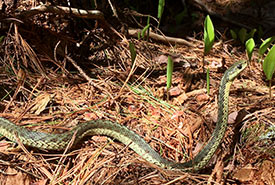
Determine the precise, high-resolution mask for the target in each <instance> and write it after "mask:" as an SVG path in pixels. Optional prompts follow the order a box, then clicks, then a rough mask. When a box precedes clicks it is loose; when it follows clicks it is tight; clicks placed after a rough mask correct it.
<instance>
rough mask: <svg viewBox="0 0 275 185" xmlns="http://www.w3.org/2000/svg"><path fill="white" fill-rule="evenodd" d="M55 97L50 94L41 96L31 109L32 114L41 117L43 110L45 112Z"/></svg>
mask: <svg viewBox="0 0 275 185" xmlns="http://www.w3.org/2000/svg"><path fill="white" fill-rule="evenodd" d="M52 97H53V96H51V95H50V94H48V93H46V92H45V93H43V94H40V95H39V96H37V97H36V99H35V103H34V106H33V107H32V109H31V112H34V114H36V115H39V114H40V113H41V112H42V111H43V110H45V108H46V106H47V105H48V103H49V102H50V101H51V99H52Z"/></svg>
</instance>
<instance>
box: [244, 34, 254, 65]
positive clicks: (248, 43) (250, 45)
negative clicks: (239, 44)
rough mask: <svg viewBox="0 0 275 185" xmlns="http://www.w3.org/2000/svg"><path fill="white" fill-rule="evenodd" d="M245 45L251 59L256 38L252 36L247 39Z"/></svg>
mask: <svg viewBox="0 0 275 185" xmlns="http://www.w3.org/2000/svg"><path fill="white" fill-rule="evenodd" d="M245 47H246V53H247V56H248V60H249V61H251V57H252V53H253V49H254V47H255V42H254V39H253V38H250V39H249V40H247V41H246V43H245Z"/></svg>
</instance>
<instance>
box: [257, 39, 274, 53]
mask: <svg viewBox="0 0 275 185" xmlns="http://www.w3.org/2000/svg"><path fill="white" fill-rule="evenodd" d="M274 40H275V36H273V37H269V38H267V39H265V40H264V41H263V43H262V44H261V45H260V48H259V54H260V56H263V55H264V53H265V52H266V50H267V48H269V46H270V45H271V44H272V42H273V41H274Z"/></svg>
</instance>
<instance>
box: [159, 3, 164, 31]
mask: <svg viewBox="0 0 275 185" xmlns="http://www.w3.org/2000/svg"><path fill="white" fill-rule="evenodd" d="M164 6H165V0H159V5H158V19H159V23H158V26H157V28H159V25H160V21H161V17H162V14H163V10H164Z"/></svg>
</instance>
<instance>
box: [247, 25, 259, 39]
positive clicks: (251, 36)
mask: <svg viewBox="0 0 275 185" xmlns="http://www.w3.org/2000/svg"><path fill="white" fill-rule="evenodd" d="M256 31H257V29H255V28H254V29H252V30H251V31H250V32H249V33H248V34H247V36H246V40H248V39H250V38H253V37H254V34H255V32H256Z"/></svg>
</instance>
